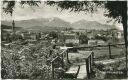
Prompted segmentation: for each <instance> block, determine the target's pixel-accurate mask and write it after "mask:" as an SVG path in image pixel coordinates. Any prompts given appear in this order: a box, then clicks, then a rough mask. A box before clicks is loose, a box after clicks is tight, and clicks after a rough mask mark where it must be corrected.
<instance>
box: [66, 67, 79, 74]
mask: <svg viewBox="0 0 128 80" xmlns="http://www.w3.org/2000/svg"><path fill="white" fill-rule="evenodd" d="M78 68H79V67H78V66H71V67H70V68H69V70H68V71H66V72H65V73H67V74H76V73H77V71H78Z"/></svg>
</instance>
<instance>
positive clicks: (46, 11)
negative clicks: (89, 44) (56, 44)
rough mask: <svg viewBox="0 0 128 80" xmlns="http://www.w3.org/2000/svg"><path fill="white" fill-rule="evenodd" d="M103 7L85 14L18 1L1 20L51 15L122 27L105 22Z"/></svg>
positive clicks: (47, 16) (70, 20) (72, 20)
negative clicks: (29, 4)
mask: <svg viewBox="0 0 128 80" xmlns="http://www.w3.org/2000/svg"><path fill="white" fill-rule="evenodd" d="M104 10H105V9H103V8H102V9H99V10H98V11H97V12H96V13H94V14H85V12H79V13H78V12H76V13H75V12H70V11H69V10H63V11H60V10H57V7H53V6H48V5H44V4H43V3H42V4H40V5H39V7H35V6H34V7H30V6H28V5H25V6H24V7H21V6H20V5H19V4H18V3H17V4H16V6H15V10H14V13H13V16H10V15H9V14H8V15H7V14H5V13H3V12H2V17H1V19H2V20H12V19H14V20H17V21H18V20H28V19H38V18H52V17H58V18H60V19H63V20H65V21H67V22H70V23H73V22H76V21H79V20H81V19H84V20H87V21H97V22H99V23H101V24H109V25H116V27H117V28H118V29H122V28H123V27H122V24H117V23H113V21H112V22H110V23H107V21H108V20H110V19H109V18H107V17H105V16H104V15H103V14H104Z"/></svg>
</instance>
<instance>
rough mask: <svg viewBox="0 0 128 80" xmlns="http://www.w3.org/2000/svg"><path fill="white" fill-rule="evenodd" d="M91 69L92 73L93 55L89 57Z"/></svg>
mask: <svg viewBox="0 0 128 80" xmlns="http://www.w3.org/2000/svg"><path fill="white" fill-rule="evenodd" d="M89 69H90V72H92V55H90V56H89Z"/></svg>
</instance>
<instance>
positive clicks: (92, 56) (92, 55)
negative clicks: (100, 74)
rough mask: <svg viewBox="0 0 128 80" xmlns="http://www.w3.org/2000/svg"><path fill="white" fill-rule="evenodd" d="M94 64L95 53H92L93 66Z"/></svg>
mask: <svg viewBox="0 0 128 80" xmlns="http://www.w3.org/2000/svg"><path fill="white" fill-rule="evenodd" d="M93 64H94V52H92V65H93Z"/></svg>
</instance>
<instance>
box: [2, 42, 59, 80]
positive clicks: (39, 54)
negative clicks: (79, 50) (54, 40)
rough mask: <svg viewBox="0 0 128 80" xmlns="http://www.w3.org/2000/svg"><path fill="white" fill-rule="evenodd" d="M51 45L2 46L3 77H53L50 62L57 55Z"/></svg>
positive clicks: (40, 43)
mask: <svg viewBox="0 0 128 80" xmlns="http://www.w3.org/2000/svg"><path fill="white" fill-rule="evenodd" d="M50 50H52V48H51V47H45V44H43V43H42V42H39V43H38V44H35V45H16V46H12V47H11V48H5V47H3V46H2V50H1V53H2V55H1V60H2V61H1V73H2V78H3V79H51V67H50V65H48V64H50V62H48V61H47V60H50V61H51V60H52V59H53V58H54V57H55V56H57V55H56V54H55V53H54V52H53V53H50ZM50 54H51V55H50ZM47 62H48V63H47Z"/></svg>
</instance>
